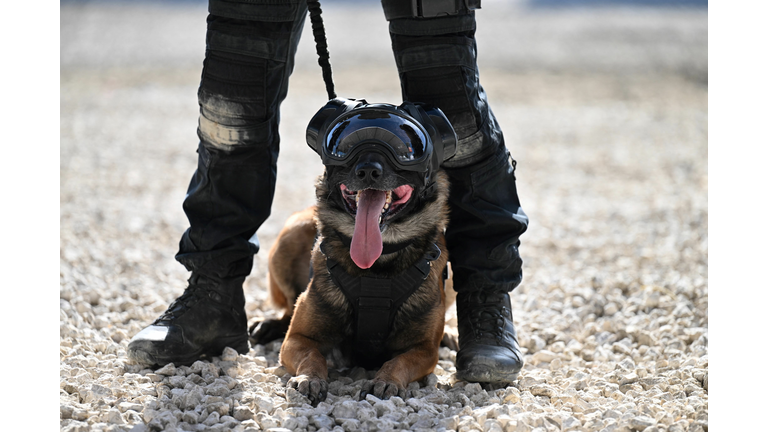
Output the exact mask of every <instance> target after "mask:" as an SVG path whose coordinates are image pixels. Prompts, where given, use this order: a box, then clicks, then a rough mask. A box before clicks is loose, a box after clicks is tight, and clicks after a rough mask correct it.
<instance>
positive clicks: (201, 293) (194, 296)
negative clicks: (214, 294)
mask: <svg viewBox="0 0 768 432" xmlns="http://www.w3.org/2000/svg"><path fill="white" fill-rule="evenodd" d="M208 297H210V296H209V295H208V290H207V289H206V283H205V282H203V281H201V278H200V277H199V276H192V277H190V278H189V286H188V287H187V289H185V290H184V292H183V293H182V294H181V295H180V296H179V297H178V298H177V299H176V300H174V301H173V302H171V304H170V305H169V306H168V309H166V310H165V312H163V313H162V315H160V316H159V317H158V318H157V319H156V320H155V322H154V323H153V324H159V323H168V322H171V321H173V320H174V319H176V318H178V317H180V316H182V315H184V313H185V312H187V311H188V310H190V308H191V307H192V306H193V305H194V304H196V303H197V302H199V301H200V300H202V299H204V298H208Z"/></svg>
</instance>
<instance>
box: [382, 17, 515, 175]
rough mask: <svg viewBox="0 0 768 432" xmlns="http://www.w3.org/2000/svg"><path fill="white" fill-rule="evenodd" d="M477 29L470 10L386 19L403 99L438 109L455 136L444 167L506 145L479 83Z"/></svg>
mask: <svg viewBox="0 0 768 432" xmlns="http://www.w3.org/2000/svg"><path fill="white" fill-rule="evenodd" d="M385 10H386V5H385ZM475 27H476V24H475V17H474V12H473V11H466V12H464V13H459V14H457V15H452V16H441V17H437V18H430V19H424V18H421V19H415V18H397V19H392V20H391V21H390V26H389V30H390V36H391V38H392V49H393V51H394V54H395V62H396V64H397V68H398V72H399V74H400V84H401V88H402V92H403V99H405V100H408V101H412V102H424V103H428V104H431V105H434V106H437V107H439V108H440V109H441V110H442V111H443V112H444V113H445V114H446V116H447V117H448V119H449V120H450V121H451V124H452V125H453V127H454V130H455V131H456V135H457V136H458V138H459V143H458V145H457V147H456V156H454V157H453V158H452V159H450V160H448V161H446V162H445V164H444V166H446V167H460V166H466V165H470V164H472V163H475V162H477V161H479V160H482V159H483V158H486V157H488V156H490V155H492V154H493V153H494V151H496V150H498V149H499V148H501V147H503V145H504V143H503V136H502V134H501V130H500V129H499V127H498V124H497V123H496V119H495V118H494V116H493V113H492V112H491V110H490V108H489V107H488V102H487V98H486V95H485V91H484V90H483V88H482V86H481V85H480V80H479V74H478V70H477V45H476V42H475V37H474V36H475Z"/></svg>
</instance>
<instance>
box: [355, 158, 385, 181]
mask: <svg viewBox="0 0 768 432" xmlns="http://www.w3.org/2000/svg"><path fill="white" fill-rule="evenodd" d="M383 173H384V167H383V166H381V164H380V163H379V162H377V161H373V160H366V161H359V162H358V163H357V166H356V167H355V175H356V176H357V178H358V179H360V180H370V181H376V180H378V179H379V177H381V175H382V174H383Z"/></svg>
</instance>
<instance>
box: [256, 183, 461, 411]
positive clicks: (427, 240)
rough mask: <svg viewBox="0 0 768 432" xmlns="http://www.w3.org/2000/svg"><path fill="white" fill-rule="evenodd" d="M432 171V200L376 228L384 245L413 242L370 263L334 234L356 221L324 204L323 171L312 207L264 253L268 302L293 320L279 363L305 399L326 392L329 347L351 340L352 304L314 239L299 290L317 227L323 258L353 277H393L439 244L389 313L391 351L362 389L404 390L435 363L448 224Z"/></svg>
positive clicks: (385, 393)
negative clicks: (416, 283) (417, 282)
mask: <svg viewBox="0 0 768 432" xmlns="http://www.w3.org/2000/svg"><path fill="white" fill-rule="evenodd" d="M436 177H437V193H436V197H435V199H434V200H432V201H431V202H427V203H426V204H425V205H424V206H423V207H422V208H420V210H419V211H418V212H417V213H416V214H408V215H407V216H406V217H404V218H401V219H400V220H398V221H397V222H396V223H393V224H390V225H389V226H387V228H386V229H385V230H384V231H383V232H382V239H383V241H384V243H400V242H405V241H411V242H412V244H411V245H409V246H408V247H406V248H405V249H402V250H400V251H397V252H394V253H390V254H385V255H382V256H381V257H380V258H379V259H378V260H377V261H376V263H375V264H374V266H373V267H372V268H371V269H368V270H362V269H360V268H358V267H357V266H356V265H355V264H354V262H353V261H352V259H351V257H350V255H349V247H347V246H345V245H344V243H343V242H342V241H341V240H340V239H339V238H338V237H337V236H336V235H335V232H341V233H343V234H344V235H347V236H350V237H351V235H352V233H353V229H354V223H355V220H354V217H353V216H352V215H350V214H348V213H347V212H342V211H339V210H338V209H336V208H334V207H333V206H331V205H328V204H327V203H326V201H325V198H326V197H328V196H329V194H330V192H331V189H330V188H333V187H338V185H335V184H328V182H329V181H328V178H327V176H326V175H324V176H321V177H320V178H319V179H318V182H317V183H316V193H317V197H318V204H317V206H315V207H311V208H309V209H306V210H304V211H303V212H300V213H297V214H295V215H294V216H292V217H291V218H290V219H289V222H288V223H286V226H285V227H284V228H283V231H281V233H280V235H279V237H278V241H277V243H276V245H275V246H274V247H273V250H272V251H271V252H270V263H269V269H270V292H271V294H272V298H273V302H274V303H275V304H276V305H278V306H279V307H282V309H283V310H284V312H285V314H284V319H290V320H291V321H290V327H289V329H288V332H287V335H286V337H285V341H284V342H283V346H282V349H281V351H280V361H281V363H282V364H283V365H284V366H285V368H286V369H287V370H288V372H290V373H291V374H292V375H294V378H293V379H292V380H291V382H290V385H291V386H293V387H295V388H297V389H298V390H299V391H300V392H302V393H303V394H306V395H308V396H309V397H310V399H311V400H313V401H315V402H316V401H318V400H322V399H323V398H324V397H325V392H326V391H327V380H328V367H327V363H326V358H325V356H326V354H328V353H329V352H330V351H331V350H333V349H334V348H340V349H341V351H342V352H350V344H351V343H352V342H353V339H354V330H353V326H354V323H353V320H352V314H353V312H352V307H351V305H350V304H349V303H348V301H347V298H346V297H345V296H344V294H343V293H342V292H341V290H339V288H337V287H336V286H335V285H334V283H333V282H332V280H331V278H330V275H329V273H328V270H327V268H326V257H325V255H324V254H323V253H322V252H321V251H320V248H319V244H320V241H317V242H316V244H315V246H314V249H313V250H312V253H311V263H312V264H311V265H312V268H313V272H314V277H313V279H312V280H311V282H310V284H309V287H308V289H307V290H306V291H304V292H303V293H301V294H299V291H300V288H299V287H300V286H301V283H302V281H306V280H307V278H308V275H307V272H308V268H307V264H306V263H307V262H308V260H309V254H308V252H306V251H308V250H309V249H310V248H311V246H312V243H313V242H314V240H315V238H314V234H315V232H316V231H317V232H319V233H320V236H321V238H320V240H322V239H323V238H324V239H325V240H326V245H325V251H326V253H327V254H328V256H329V257H332V258H333V259H334V260H335V261H337V262H338V263H339V264H340V265H341V266H343V268H344V269H345V270H346V271H347V273H349V274H350V275H353V276H361V275H371V274H372V273H373V274H376V275H379V276H381V275H385V276H388V277H391V276H392V275H393V272H394V273H397V272H403V271H405V270H407V269H408V268H409V267H410V266H411V265H413V264H414V263H415V262H417V261H418V260H420V259H421V257H422V256H423V255H424V253H425V251H426V247H429V245H431V244H432V243H436V244H437V245H438V246H439V248H440V250H441V255H440V257H439V258H438V259H437V260H436V261H433V262H432V264H431V269H430V273H429V275H428V276H427V278H426V279H425V281H424V282H423V283H422V285H421V286H420V287H419V288H418V289H417V290H416V291H415V292H414V293H413V295H411V296H410V297H409V298H408V300H407V301H406V302H405V303H404V304H403V305H402V307H401V308H400V310H399V311H398V312H397V314H396V315H395V319H394V323H393V326H392V329H391V332H390V335H389V337H388V339H387V340H386V343H385V344H386V349H387V350H388V351H389V352H391V353H393V356H392V358H391V359H388V361H386V362H384V364H383V365H382V366H381V368H380V369H379V371H378V372H377V374H376V376H375V378H374V379H373V380H372V381H370V382H368V383H367V384H366V385H365V386H364V392H366V393H372V394H374V395H376V396H377V397H384V398H385V397H390V396H393V395H397V394H400V395H404V391H405V387H406V386H407V385H408V384H409V383H410V382H413V381H416V380H419V379H421V378H423V377H424V376H426V375H427V374H429V373H431V372H432V370H433V369H434V367H435V365H436V364H437V360H438V354H437V351H438V347H439V344H440V341H441V339H442V338H443V330H444V325H445V311H446V294H445V287H444V286H443V269H444V268H445V266H446V264H447V260H448V252H447V248H446V245H445V239H444V237H443V235H442V233H443V232H444V231H445V227H446V225H447V222H448V207H447V197H448V180H447V176H446V175H445V173H443V172H442V171H439V172H438V173H437V175H436ZM297 290H298V291H297ZM291 299H296V305H295V309H292V308H291V307H290V302H291ZM450 300H452V298H451V299H450ZM291 316H292V319H291Z"/></svg>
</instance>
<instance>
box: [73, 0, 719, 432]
mask: <svg viewBox="0 0 768 432" xmlns="http://www.w3.org/2000/svg"><path fill="white" fill-rule="evenodd" d="M485 3H486V2H484V4H485ZM342 6H343V7H342ZM377 8H378V6H376V5H375V4H363V5H355V6H352V5H350V4H346V3H341V4H339V3H330V4H328V5H327V6H325V7H324V10H325V12H326V17H327V18H326V22H327V23H328V25H329V27H330V31H329V44H330V51H331V56H332V57H331V59H332V63H333V65H334V68H335V80H336V83H337V91H338V92H339V93H340V94H342V95H346V96H352V97H366V98H367V99H368V100H369V101H382V102H398V101H399V100H400V96H399V91H398V83H397V77H396V75H395V69H394V63H393V61H392V56H391V54H390V51H389V48H388V44H389V41H388V38H387V35H386V24H385V23H384V22H383V19H382V17H381V16H380V12H379V10H378V9H377ZM205 14H206V13H205V7H204V6H201V5H198V4H194V3H193V4H190V3H183V2H182V3H176V4H173V5H154V6H152V5H149V4H139V5H136V4H132V5H131V4H123V3H114V4H99V3H86V4H73V3H64V4H62V6H61V65H62V66H61V158H60V160H61V166H60V168H61V190H60V196H61V211H60V215H61V216H60V217H61V227H60V228H61V238H60V248H61V260H60V263H61V264H60V265H61V270H60V274H61V285H60V303H61V315H60V419H61V420H60V428H61V430H63V431H64V430H66V431H91V430H92V431H102V430H103V431H128V430H133V431H147V430H167V431H174V430H179V431H181V430H184V431H193V430H222V431H224V430H235V431H254V430H270V429H271V430H274V431H284V430H334V429H335V430H345V431H353V430H361V431H362V430H392V429H406V430H456V431H471V430H478V431H536V432H544V431H570V430H586V431H642V430H645V431H648V432H653V431H701V430H704V431H706V430H707V429H708V400H709V396H708V370H709V365H708V348H707V346H708V282H707V278H708V266H707V257H708V210H707V192H708V190H707V183H708V180H707V176H708V172H707V133H708V130H707V127H708V126H707V124H708V114H707V113H708V109H707V95H708V89H707V13H706V10H660V9H626V8H624V9H609V8H601V9H595V10H592V9H556V10H542V9H535V10H528V9H524V8H521V7H519V6H518V5H516V4H515V3H513V4H512V5H508V4H503V3H501V2H498V1H497V2H493V1H488V2H487V5H486V6H485V9H484V10H483V11H482V13H480V14H478V21H479V25H480V31H479V32H478V38H479V44H480V56H481V71H482V79H483V83H484V86H485V87H486V90H487V91H488V94H489V98H490V102H491V104H492V106H493V109H494V112H495V113H496V115H497V117H498V118H499V121H500V123H501V125H502V127H503V128H504V131H505V136H506V141H507V146H508V147H509V148H510V150H511V152H512V154H513V156H514V157H515V158H516V159H517V160H518V189H519V191H520V195H521V200H522V203H523V207H524V209H525V211H526V212H527V213H528V215H529V217H530V219H531V225H530V229H529V231H528V232H527V233H526V234H525V235H524V236H523V238H522V242H523V243H522V248H521V251H522V254H523V258H524V261H525V279H524V281H523V284H522V285H521V286H520V287H519V288H518V289H517V290H515V292H514V293H513V296H512V302H513V310H514V314H515V323H516V325H517V329H518V333H519V335H520V342H521V345H522V346H523V350H524V353H525V360H526V365H525V367H524V369H523V371H522V372H521V374H520V378H519V379H518V380H517V381H516V382H514V383H512V384H511V385H509V386H481V385H479V384H468V383H465V382H462V381H456V380H455V378H454V375H453V372H454V370H455V368H454V364H453V359H454V358H455V352H453V351H451V350H448V349H446V348H443V349H441V352H440V362H439V365H438V367H437V369H436V371H435V373H434V374H433V375H430V376H429V377H427V378H426V379H425V380H424V381H423V382H421V383H414V384H412V385H411V387H410V388H409V390H410V396H409V397H408V398H406V399H405V400H402V399H399V398H392V399H391V400H388V401H380V400H378V399H376V398H374V397H372V396H368V398H367V399H366V400H364V401H357V398H356V396H357V392H358V391H359V389H360V386H361V383H362V381H361V379H364V378H365V377H366V376H370V375H371V371H363V370H360V369H356V370H352V371H339V372H334V373H333V374H332V382H331V386H330V387H331V388H330V393H329V395H328V400H327V401H326V402H323V403H321V404H320V405H319V406H318V407H316V408H313V407H311V406H310V405H308V404H307V403H306V402H307V401H306V399H304V398H303V397H302V396H300V395H298V394H296V393H295V392H293V391H292V390H287V389H286V388H285V387H284V384H285V382H286V381H287V379H288V376H287V375H286V374H285V371H284V370H283V369H282V368H281V367H280V366H279V364H278V361H277V354H278V352H279V347H280V343H279V341H278V342H275V343H272V344H270V345H268V346H257V347H254V348H253V349H252V350H251V351H250V352H249V353H248V354H247V355H237V354H236V353H235V352H234V351H230V350H225V351H224V352H223V353H222V355H221V356H220V357H216V358H214V359H212V361H211V362H208V361H205V362H203V361H201V362H197V363H195V364H193V365H192V366H191V367H179V368H174V367H173V366H165V367H163V368H161V369H159V370H151V369H145V368H143V367H142V366H140V365H135V364H132V363H130V362H129V361H128V360H127V358H126V353H125V348H126V345H127V343H128V340H129V339H130V338H131V337H132V336H133V335H134V334H135V333H137V332H138V331H139V330H140V329H141V328H143V327H144V326H146V325H147V324H148V323H150V322H151V321H152V320H153V319H154V318H155V317H156V316H157V315H158V314H159V313H161V312H162V311H164V310H165V308H166V307H167V305H168V303H169V302H170V301H171V300H173V299H174V298H175V297H177V296H178V295H179V294H180V293H181V292H182V291H183V289H184V287H185V286H186V284H185V280H186V278H187V276H188V275H187V273H186V272H185V271H184V269H183V267H182V266H181V265H179V264H178V263H176V262H175V261H174V260H173V255H174V253H175V252H176V246H177V242H178V239H179V236H180V235H181V233H182V232H183V231H184V229H185V228H186V219H185V217H184V214H183V212H182V210H181V202H182V199H183V197H184V194H185V191H186V186H187V184H188V182H189V178H190V176H191V174H192V172H193V171H194V167H195V162H196V158H195V152H194V150H195V148H196V145H197V139H196V135H195V127H196V122H197V103H196V96H195V95H196V89H197V84H198V79H199V74H200V65H201V62H202V55H203V46H204V31H205ZM351 17H354V18H355V19H356V20H357V21H355V22H354V27H360V28H365V29H371V32H370V34H368V33H364V32H360V35H359V37H355V38H350V37H345V34H344V33H343V32H342V31H341V30H339V28H340V27H341V26H340V25H335V24H337V23H340V22H342V21H343V20H349V19H351ZM350 22H351V21H350ZM377 26H378V27H377ZM499 35H504V37H505V38H508V40H510V41H517V42H518V43H493V42H492V41H493V38H494V37H497V36H499ZM505 40H506V39H505ZM361 59H362V60H365V61H366V62H365V63H364V62H362V61H361ZM291 86H292V88H291V92H290V94H289V98H288V100H286V102H285V103H284V104H283V118H284V120H283V124H282V131H283V145H282V147H283V151H282V154H281V160H280V164H279V167H278V190H277V195H276V198H275V204H274V206H273V213H272V217H271V218H270V219H269V220H268V221H267V223H266V224H265V225H264V226H263V227H262V229H261V230H260V231H259V237H260V240H261V243H262V245H263V247H264V248H265V250H266V249H267V248H269V246H270V245H271V244H272V242H273V241H274V239H275V236H276V234H277V232H278V230H279V228H280V227H281V225H282V223H283V221H284V220H285V218H286V217H287V216H288V215H289V214H291V213H292V212H294V211H297V210H300V209H302V208H304V207H305V206H307V205H309V204H311V203H312V199H313V191H312V182H313V180H314V177H315V176H317V175H318V174H320V172H321V170H322V167H321V166H320V163H319V160H318V158H317V157H316V155H315V154H314V153H313V152H312V151H310V150H309V149H308V148H307V147H306V146H305V144H304V141H303V137H302V135H303V130H304V127H305V124H306V121H307V119H309V118H310V116H311V115H312V114H313V113H314V112H315V110H316V109H317V108H318V107H320V106H322V104H323V103H324V99H325V95H324V91H323V87H322V81H321V79H320V72H319V68H317V66H316V65H315V64H314V57H313V47H312V44H311V35H310V34H309V33H305V34H304V40H303V43H302V46H301V48H300V50H299V58H298V60H297V68H296V72H295V73H294V77H293V79H292V82H291ZM265 258H266V254H259V255H257V256H256V260H255V265H254V269H253V272H252V275H251V277H250V278H249V279H248V280H247V281H246V286H245V289H246V299H247V301H248V306H247V309H248V314H249V318H250V319H251V320H254V319H256V318H259V317H264V316H274V315H275V313H274V312H273V311H272V310H271V308H270V305H269V304H268V302H267V299H266V297H267V294H266V289H265V287H266V277H265V276H266V262H265ZM449 319H450V321H449V322H452V323H454V324H455V314H454V313H453V312H451V313H449Z"/></svg>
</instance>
